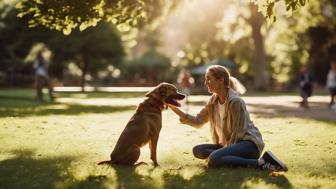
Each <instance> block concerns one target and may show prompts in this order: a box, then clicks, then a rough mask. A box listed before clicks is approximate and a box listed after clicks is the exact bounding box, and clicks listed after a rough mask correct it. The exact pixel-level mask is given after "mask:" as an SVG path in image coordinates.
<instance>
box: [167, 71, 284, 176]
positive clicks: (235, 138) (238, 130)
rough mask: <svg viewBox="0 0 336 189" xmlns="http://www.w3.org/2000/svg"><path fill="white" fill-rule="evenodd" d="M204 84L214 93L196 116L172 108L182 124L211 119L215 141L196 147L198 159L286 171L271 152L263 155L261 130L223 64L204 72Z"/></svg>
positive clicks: (199, 124)
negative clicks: (251, 117)
mask: <svg viewBox="0 0 336 189" xmlns="http://www.w3.org/2000/svg"><path fill="white" fill-rule="evenodd" d="M205 85H206V86H207V87H208V91H209V92H210V93H212V96H211V98H210V100H209V101H208V103H207V104H206V105H205V107H204V108H203V109H202V110H201V111H200V112H199V113H198V114H197V115H196V116H192V115H189V114H187V113H185V112H183V110H181V109H180V108H178V107H175V106H173V105H169V107H170V108H171V109H172V110H173V111H174V112H175V113H176V114H177V115H178V116H179V117H180V121H181V123H183V124H187V125H190V126H193V127H195V128H200V127H202V126H203V125H204V124H205V123H206V122H208V121H210V130H211V136H212V140H213V144H200V145H197V146H195V147H194V148H193V154H194V156H195V157H196V158H200V159H207V160H208V166H209V167H221V166H229V167H255V168H262V169H268V170H271V171H275V170H277V171H287V167H286V165H285V164H284V163H282V162H281V161H280V160H279V159H278V158H276V157H275V156H274V155H273V154H272V153H271V152H270V151H266V152H265V153H264V155H263V156H262V157H261V158H259V157H260V155H261V153H262V151H263V148H264V142H263V139H262V136H261V134H260V131H259V130H258V128H257V127H255V126H254V124H253V122H252V121H251V120H250V116H249V112H248V111H247V110H246V105H245V102H244V101H243V99H242V98H241V97H240V96H239V95H238V93H240V92H241V91H242V88H239V86H240V85H239V84H238V83H237V81H236V80H235V79H234V78H233V77H231V76H230V73H229V72H228V70H227V69H226V68H225V67H223V66H218V65H215V66H211V67H209V68H208V70H207V72H206V74H205Z"/></svg>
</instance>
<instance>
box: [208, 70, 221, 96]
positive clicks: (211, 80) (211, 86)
mask: <svg viewBox="0 0 336 189" xmlns="http://www.w3.org/2000/svg"><path fill="white" fill-rule="evenodd" d="M223 83H224V79H216V78H215V77H214V76H213V74H212V73H211V72H209V71H207V73H206V74H205V85H206V86H207V87H208V91H209V93H218V92H220V88H221V86H223Z"/></svg>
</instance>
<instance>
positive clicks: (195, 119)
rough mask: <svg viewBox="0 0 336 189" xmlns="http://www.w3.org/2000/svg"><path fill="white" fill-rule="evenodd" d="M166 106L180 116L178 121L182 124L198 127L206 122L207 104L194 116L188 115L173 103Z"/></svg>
mask: <svg viewBox="0 0 336 189" xmlns="http://www.w3.org/2000/svg"><path fill="white" fill-rule="evenodd" d="M168 107H169V108H170V109H172V110H173V111H174V112H175V113H176V114H177V115H178V116H179V117H180V122H181V123H183V124H187V125H190V126H192V127H195V128H200V127H202V126H203V125H204V124H205V123H206V122H208V106H206V107H204V108H203V109H202V110H201V111H200V112H199V113H198V114H197V115H196V116H192V115H189V114H187V113H185V112H184V111H183V110H182V109H180V108H179V107H176V106H174V105H170V104H168Z"/></svg>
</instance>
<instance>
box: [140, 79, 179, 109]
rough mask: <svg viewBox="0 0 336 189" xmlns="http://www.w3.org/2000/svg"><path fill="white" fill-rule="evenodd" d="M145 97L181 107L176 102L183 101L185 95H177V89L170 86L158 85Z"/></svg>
mask: <svg viewBox="0 0 336 189" xmlns="http://www.w3.org/2000/svg"><path fill="white" fill-rule="evenodd" d="M146 97H153V98H156V99H158V100H161V101H162V102H164V103H167V104H171V105H174V106H181V104H180V103H179V102H178V101H177V100H183V99H184V97H185V95H184V94H182V93H179V92H178V91H177V88H176V87H175V86H174V85H172V84H169V83H160V84H159V85H158V86H156V87H155V88H154V89H153V90H152V91H149V92H148V93H147V94H146Z"/></svg>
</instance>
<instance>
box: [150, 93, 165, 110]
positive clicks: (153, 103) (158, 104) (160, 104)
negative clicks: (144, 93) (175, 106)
mask: <svg viewBox="0 0 336 189" xmlns="http://www.w3.org/2000/svg"><path fill="white" fill-rule="evenodd" d="M149 99H152V100H149ZM148 103H149V104H150V105H151V106H153V107H154V108H158V109H159V110H160V111H162V110H163V109H164V102H162V101H161V100H159V99H157V98H155V97H154V96H151V97H148Z"/></svg>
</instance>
